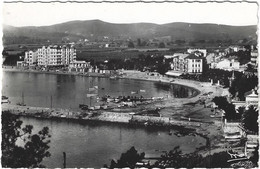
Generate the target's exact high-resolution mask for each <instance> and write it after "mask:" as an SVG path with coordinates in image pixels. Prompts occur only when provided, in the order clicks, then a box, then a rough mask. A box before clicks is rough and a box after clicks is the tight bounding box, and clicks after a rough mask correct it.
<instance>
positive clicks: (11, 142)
mask: <svg viewBox="0 0 260 169" xmlns="http://www.w3.org/2000/svg"><path fill="white" fill-rule="evenodd" d="M22 123H23V122H22V121H21V120H19V119H18V117H17V116H16V115H13V114H11V113H10V112H8V111H4V112H2V143H1V144H2V145H1V146H2V157H1V163H2V167H5V168H6V167H8V168H36V167H41V168H42V167H45V166H44V165H42V164H41V162H42V160H43V159H44V158H45V157H50V155H51V154H50V152H49V151H48V149H49V143H50V140H49V139H50V137H51V136H50V134H49V128H48V127H44V128H43V129H42V130H40V131H39V132H38V133H37V134H32V131H33V126H31V125H26V126H25V127H22ZM18 142H19V143H21V144H19V145H18V144H17V143H18Z"/></svg>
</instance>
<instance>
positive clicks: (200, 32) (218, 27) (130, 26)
mask: <svg viewBox="0 0 260 169" xmlns="http://www.w3.org/2000/svg"><path fill="white" fill-rule="evenodd" d="M256 31H257V26H256V25H249V26H230V25H222V24H213V23H204V24H201V23H186V22H172V23H166V24H155V23H147V22H140V23H122V24H121V23H120V24H118V23H109V22H104V21H101V20H98V19H96V20H85V21H82V20H74V21H69V22H64V23H59V24H53V25H49V26H24V27H14V26H10V25H4V26H3V35H4V37H3V40H4V42H6V41H8V38H9V39H12V38H19V37H24V38H35V39H42V40H50V41H54V42H55V41H61V40H62V39H64V38H69V39H70V40H71V41H73V40H79V39H91V40H100V39H102V37H104V36H106V37H109V38H111V39H116V38H117V39H132V40H136V39H137V38H144V39H154V38H160V37H165V36H170V37H171V39H172V40H173V41H175V40H186V41H194V40H210V39H215V40H226V39H232V40H235V41H237V40H241V39H245V38H249V39H251V38H252V39H256V36H257V35H256Z"/></svg>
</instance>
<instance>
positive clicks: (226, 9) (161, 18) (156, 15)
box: [2, 0, 258, 26]
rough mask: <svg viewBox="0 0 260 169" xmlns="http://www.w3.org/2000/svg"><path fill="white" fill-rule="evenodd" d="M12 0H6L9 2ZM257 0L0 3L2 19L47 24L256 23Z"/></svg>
mask: <svg viewBox="0 0 260 169" xmlns="http://www.w3.org/2000/svg"><path fill="white" fill-rule="evenodd" d="M10 1H11V0H6V2H10ZM257 14H258V6H257V4H256V3H248V2H242V3H241V2H240V3H230V2H225V3H213V2H207V3H169V2H167V3H68V2H67V3H59V2H55V3H54V2H52V3H21V2H19V3H18V2H16V3H3V4H2V18H3V19H2V23H3V24H6V25H11V26H46V25H53V24H57V23H63V22H67V21H72V20H93V19H99V20H102V21H105V22H110V23H139V22H150V23H157V24H164V23H171V22H189V23H216V24H225V25H236V26H241V25H257V24H258V18H257Z"/></svg>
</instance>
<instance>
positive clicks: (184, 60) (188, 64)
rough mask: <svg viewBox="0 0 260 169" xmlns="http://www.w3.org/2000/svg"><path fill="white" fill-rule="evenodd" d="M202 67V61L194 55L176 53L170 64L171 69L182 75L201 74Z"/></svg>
mask: <svg viewBox="0 0 260 169" xmlns="http://www.w3.org/2000/svg"><path fill="white" fill-rule="evenodd" d="M202 67H203V59H202V57H201V56H200V55H197V54H196V53H193V54H183V53H176V54H174V55H173V58H172V62H171V69H172V70H173V71H179V72H182V73H202V71H203V70H202Z"/></svg>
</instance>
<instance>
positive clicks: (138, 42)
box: [137, 38, 142, 46]
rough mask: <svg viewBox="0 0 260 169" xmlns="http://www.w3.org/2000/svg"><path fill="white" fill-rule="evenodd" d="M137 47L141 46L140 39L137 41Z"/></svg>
mask: <svg viewBox="0 0 260 169" xmlns="http://www.w3.org/2000/svg"><path fill="white" fill-rule="evenodd" d="M137 46H142V44H141V39H140V38H138V39H137Z"/></svg>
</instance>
